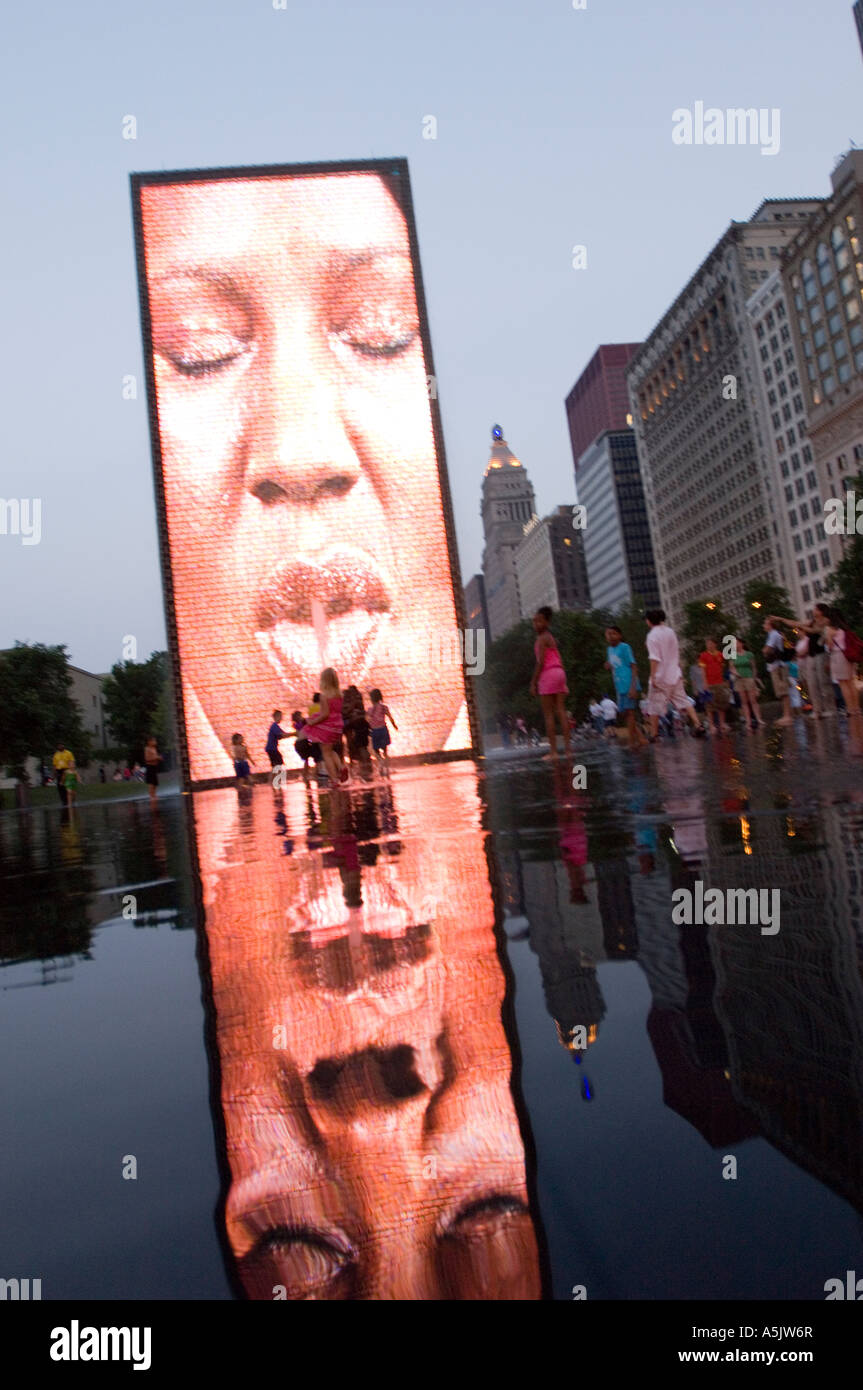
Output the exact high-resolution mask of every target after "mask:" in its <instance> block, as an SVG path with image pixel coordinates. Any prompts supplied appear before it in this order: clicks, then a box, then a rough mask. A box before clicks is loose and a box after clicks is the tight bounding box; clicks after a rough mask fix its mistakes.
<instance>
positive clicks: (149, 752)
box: [144, 734, 162, 806]
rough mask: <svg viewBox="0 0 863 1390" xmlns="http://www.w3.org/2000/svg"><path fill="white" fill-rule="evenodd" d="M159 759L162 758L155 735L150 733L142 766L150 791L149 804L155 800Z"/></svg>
mask: <svg viewBox="0 0 863 1390" xmlns="http://www.w3.org/2000/svg"><path fill="white" fill-rule="evenodd" d="M161 761H162V758H161V754H160V753H159V748H158V745H157V743H156V737H155V735H154V734H151V735H150V737H149V738H148V739H147V746H146V747H145V749H144V766H145V768H146V773H145V775H144V781H145V782H146V783H147V790H148V791H149V793H150V805H151V806H152V805H153V804H154V802H155V800H156V788H157V787H158V785H159V765H160V764H161Z"/></svg>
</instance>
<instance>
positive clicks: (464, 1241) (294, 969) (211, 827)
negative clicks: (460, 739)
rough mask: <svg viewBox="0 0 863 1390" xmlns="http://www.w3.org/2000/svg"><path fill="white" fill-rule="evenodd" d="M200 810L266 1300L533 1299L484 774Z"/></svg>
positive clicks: (535, 1270) (247, 1189) (222, 1051)
mask: <svg viewBox="0 0 863 1390" xmlns="http://www.w3.org/2000/svg"><path fill="white" fill-rule="evenodd" d="M275 796H276V797H277V798H278V804H279V807H280V816H281V824H282V828H283V832H284V833H283V835H282V836H279V835H278V834H274V833H273V805H272V797H269V796H268V797H262V798H254V799H252V800H251V801H250V804H249V805H248V807H245V808H244V807H243V805H242V804H241V803H240V801H239V798H238V797H237V795H236V793H235V792H234V791H233V789H231V788H224V789H222V790H214V791H210V792H207V793H206V795H198V796H195V797H194V807H193V816H194V825H195V836H196V840H197V845H198V863H199V869H200V875H201V889H202V899H203V905H204V913H205V923H206V934H207V958H208V961H209V965H210V975H209V984H210V985H211V988H212V996H211V1001H209V1002H211V1005H212V1008H213V1010H214V1013H215V1030H214V1038H215V1042H216V1047H217V1049H218V1055H219V1074H220V1101H221V1109H222V1115H223V1119H224V1129H223V1131H222V1135H221V1138H220V1142H223V1143H224V1146H225V1147H224V1151H223V1152H224V1156H225V1158H226V1159H227V1166H228V1171H229V1175H230V1176H229V1179H228V1182H227V1184H226V1192H225V1202H224V1209H223V1210H224V1220H225V1228H226V1234H227V1237H228V1243H229V1246H230V1249H231V1252H232V1256H233V1260H234V1262H235V1269H236V1274H237V1276H238V1279H239V1282H240V1285H241V1287H242V1289H243V1290H244V1291H245V1293H246V1295H247V1296H248V1297H249V1298H253V1299H265V1300H273V1299H288V1300H298V1299H374V1300H381V1299H383V1300H390V1299H426V1300H427V1299H432V1300H440V1299H486V1300H497V1299H533V1298H537V1297H539V1293H540V1273H539V1257H538V1252H537V1239H536V1231H535V1227H534V1222H533V1218H532V1215H531V1213H530V1210H529V1202H528V1190H527V1177H526V1170H525V1153H524V1144H523V1141H522V1137H521V1133H520V1128H519V1123H518V1118H517V1115H516V1110H515V1105H514V1102H513V1095H512V1090H511V1077H512V1057H511V1054H510V1050H509V1047H508V1044H507V1039H506V1035H505V1033H504V1027H503V1022H502V1015H501V1009H502V1004H503V999H504V977H503V972H502V970H501V965H500V960H499V958H498V954H497V949H496V946H495V935H494V905H493V901H492V891H491V884H490V882H489V872H488V861H487V858H486V851H485V832H484V830H483V828H482V807H481V805H480V802H479V797H478V795H477V789H476V773H475V770H474V768H473V765H472V764H470V763H465V762H456V763H450V764H448V765H447V766H446V767H444V768H442V769H441V768H435V769H428V770H425V769H424V770H422V771H421V772H419V773H418V774H416V776H414V777H412V778H410V779H404V780H403V781H400V780H397V779H392V781H390V779H381V780H380V782H379V783H378V784H377V785H376V786H374V787H372V788H370V789H368V790H367V791H366V792H365V793H364V795H363V796H362V797H361V798H360V797H353V798H349V797H348V796H347V795H338V794H337V795H334V796H326V797H321V798H320V802H319V803H318V804H317V805H316V803H315V799H314V797H313V796H312V795H310V794H308V793H307V789H305V788H304V787H303V785H302V783H301V782H293V783H289V784H288V785H287V786H285V787H283V788H282V789H281V790H277V791H276V792H275Z"/></svg>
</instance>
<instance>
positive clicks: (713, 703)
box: [698, 637, 731, 734]
mask: <svg viewBox="0 0 863 1390" xmlns="http://www.w3.org/2000/svg"><path fill="white" fill-rule="evenodd" d="M698 664H699V666H700V667H701V669H702V671H703V672H704V683H705V685H706V686H707V690H708V693H709V695H710V709H709V710H708V714H707V727H708V729H711V731H712V719H713V716H714V715H716V719H717V722H718V729H717V732H718V733H719V734H727V733H728V725H727V723H726V721H725V711H726V710H727V709H728V706H729V704H730V703H731V691H730V690H729V688H728V682H727V681H726V679H725V658H724V657H723V655H722V652H721V651H720V650H719V647H718V646H717V644H716V642H715V640H714V638H712V637H708V638H707V641H706V642H705V644H704V651H703V652H702V653H701V655H700V656H699V658H698Z"/></svg>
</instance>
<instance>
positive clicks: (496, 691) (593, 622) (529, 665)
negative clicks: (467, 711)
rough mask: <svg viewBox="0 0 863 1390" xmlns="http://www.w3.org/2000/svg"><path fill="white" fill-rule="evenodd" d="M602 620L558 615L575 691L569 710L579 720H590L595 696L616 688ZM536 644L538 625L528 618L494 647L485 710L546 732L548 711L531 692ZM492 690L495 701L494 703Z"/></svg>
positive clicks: (556, 628) (556, 627) (557, 632)
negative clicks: (514, 717)
mask: <svg viewBox="0 0 863 1390" xmlns="http://www.w3.org/2000/svg"><path fill="white" fill-rule="evenodd" d="M602 616H604V615H601V616H600V618H599V620H598V619H597V617H596V616H595V615H594V614H587V613H580V612H570V611H563V612H560V613H556V614H555V616H554V619H553V621H552V625H551V630H552V632H553V634H554V637H555V640H556V641H557V645H558V648H559V650H560V659H561V661H562V662H563V667H564V670H565V671H566V679H567V684H568V685H569V692H570V693H569V696H568V698H567V706H568V707H569V709H571V710H572V712H573V713H574V714H575V715H576V717H577V718H578V719H583V718H584V717H585V716H586V714H587V706H588V704H589V703H590V699H591V696H592V695H594V694H595V693H596V692H598V691H599V690H604V689H606V688H608V689H610V688H611V677H610V676H609V675H608V673H607V672H606V671H604V669H603V667H604V664H605V635H604V632H603V628H602V626H601V622H602ZM535 640H536V634H535V633H534V630H533V624H532V623H531V621H530V619H529V618H523V619H522V620H521V622H520V623H517V624H516V625H515V627H512V628H510V630H509V632H505V633H504V634H503V635H502V636H501V637H498V639H497V640H496V641H495V642H492V644H491V646H490V647H489V649H488V653H487V657H486V677H487V681H488V686H487V691H486V698H485V699H484V701H483V705H484V708H486V709H488V708H489V707H490V706H491V705H492V704H493V708H494V712H495V713H506V714H514V715H523V716H524V718H525V720H526V721H527V723H528V724H535V725H536V726H537V728H539V729H541V728H542V727H543V725H542V709H541V706H540V703H539V700H538V699H535V698H534V697H533V696H531V694H530V690H529V687H530V678H531V676H532V675H533V669H534V666H535V664H536V663H535V660H534V655H533V644H534V641H535ZM488 689H490V690H491V692H492V694H493V700H490V699H488Z"/></svg>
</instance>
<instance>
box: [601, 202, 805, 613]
mask: <svg viewBox="0 0 863 1390" xmlns="http://www.w3.org/2000/svg"><path fill="white" fill-rule="evenodd" d="M820 203H821V200H820V199H818V198H791V199H766V200H765V201H764V202H763V203H762V204H761V206H760V207H759V208H758V209H757V210H756V212H755V213H754V214H753V216H752V218H751V219H750V220H749V221H748V222H732V224H731V226H730V227H729V228H728V230H727V231H726V232H725V234H724V235H723V236H722V237H720V239H719V241H718V242H717V243H716V245H715V246H714V247H713V249H712V250H711V251H710V253H709V254H708V256H707V257H706V259H705V260H704V261H703V262H702V264H701V265H700V266H699V268H698V269H697V270H696V272H695V274H694V275H693V276H692V278H691V279H690V280H689V282H688V284H687V285H686V287H685V288H684V289H683V290H682V291H681V293H680V294H679V295H678V297H677V299H676V300H675V301H674V303H673V304H672V305H671V308H670V309H669V310H668V311H667V313H666V314H665V315H664V317H663V318H662V320H661V321H660V322H659V323H658V324H657V326H656V328H655V329H654V330H653V332H652V333H651V334H650V336H649V338H648V339H647V341H646V342H645V343H644V344H643V346H642V347H641V348H640V349H639V351H638V352H637V353H636V354H635V356H634V357H633V359H632V361H631V362H630V364H629V368H628V372H627V378H628V382H629V392H630V400H631V404H632V414H633V418H634V421H635V430H636V439H637V447H638V457H639V462H640V464H641V472H642V480H643V483H644V496H645V501H646V504H647V513H648V518H649V522H650V532H651V536H652V539H653V550H654V559H655V562H656V573H657V579H658V581H659V591H660V597H661V600H662V604H663V607H665V608H666V610H667V611H668V612H669V614H670V616H671V618H672V621H673V622H679V621H680V620H681V618H682V615H683V609H684V605H685V604H686V603H687V602H688V601H691V600H693V599H701V598H706V597H709V598H711V599H713V600H714V601H716V602H718V603H719V604H720V605H721V606H722V607H723V608H725V609H726V610H728V611H730V612H732V613H735V612H736V613H738V614H739V615H740V616H741V617H742V610H743V592H744V589H745V587H746V584H747V583H748V582H749V581H750V580H753V579H764V580H769V581H771V582H773V583H781V584H784V583H786V582H787V576H786V573H785V555H784V547H783V545H782V542H781V538H780V526H779V522H778V521H777V517H776V512H775V507H776V506H777V505H780V506H781V505H784V501H783V500H782V499H781V498H780V499H777V498H776V496H775V489H774V487H773V485H772V476H771V469H770V465H769V460H768V457H767V453H766V450H765V447H764V442H763V441H764V436H765V434H766V428H765V426H766V424H768V423H769V421H764V419H763V411H762V406H761V398H760V393H759V389H758V378H757V374H756V372H755V370H754V363H753V360H752V349H751V339H750V329H749V325H748V319H747V313H746V302H747V300H748V299H749V298H750V296H751V294H752V293H753V291H754V290H755V288H756V286H757V285H758V284H760V283H762V282H764V281H766V280H767V279H768V277H769V275H770V273H771V270H773V269H775V268H776V267H777V266H778V264H779V261H780V258H781V256H782V253H783V250H784V249H785V247H786V246H787V245H788V244H789V242H791V241H792V240H793V238H794V237H795V235H796V234H797V233H798V232H799V231H800V230H801V229H802V228H803V227H804V226H805V225H806V224H807V221H808V219H809V217H810V216H811V215H812V214H813V213H814V212H816V211H817V210H818V208H819V207H820ZM588 524H589V522H588Z"/></svg>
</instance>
